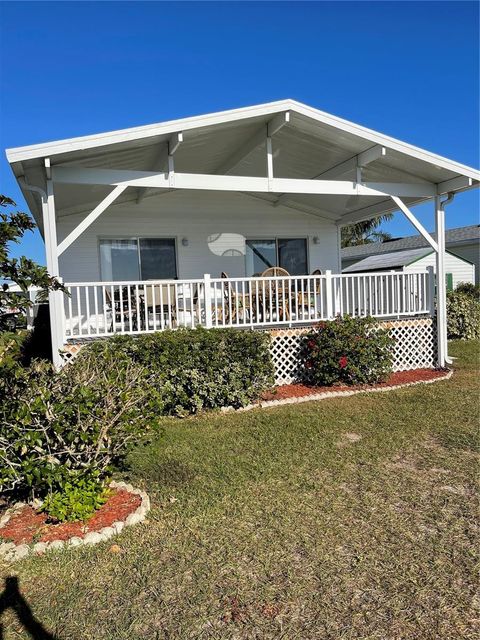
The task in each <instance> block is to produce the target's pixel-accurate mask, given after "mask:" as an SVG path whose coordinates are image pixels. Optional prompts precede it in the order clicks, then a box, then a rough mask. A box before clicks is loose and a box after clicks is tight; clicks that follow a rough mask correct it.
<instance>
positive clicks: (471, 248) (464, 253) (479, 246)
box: [447, 242, 480, 284]
mask: <svg viewBox="0 0 480 640" xmlns="http://www.w3.org/2000/svg"><path fill="white" fill-rule="evenodd" d="M447 248H448V247H447ZM449 250H450V251H451V252H452V253H455V254H456V255H457V256H460V258H465V260H469V261H470V262H473V264H474V265H475V282H476V283H477V284H479V283H480V243H479V242H476V243H472V244H465V245H462V246H453V247H451V249H449Z"/></svg>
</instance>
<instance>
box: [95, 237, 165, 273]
mask: <svg viewBox="0 0 480 640" xmlns="http://www.w3.org/2000/svg"><path fill="white" fill-rule="evenodd" d="M100 267H101V273H102V280H104V281H115V282H118V281H122V280H166V279H168V280H173V279H175V278H176V277H177V257H176V245H175V238H128V239H125V238H118V239H117V238H112V239H101V240H100Z"/></svg>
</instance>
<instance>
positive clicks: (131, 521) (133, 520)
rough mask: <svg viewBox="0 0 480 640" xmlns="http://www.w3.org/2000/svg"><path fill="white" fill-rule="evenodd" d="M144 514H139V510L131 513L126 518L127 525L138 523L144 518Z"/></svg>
mask: <svg viewBox="0 0 480 640" xmlns="http://www.w3.org/2000/svg"><path fill="white" fill-rule="evenodd" d="M144 517H145V516H144V515H139V514H138V513H137V512H135V513H131V514H130V515H129V516H128V518H127V519H126V520H125V525H126V526H127V527H131V526H132V525H134V524H138V523H139V522H141V521H142V520H143V519H144Z"/></svg>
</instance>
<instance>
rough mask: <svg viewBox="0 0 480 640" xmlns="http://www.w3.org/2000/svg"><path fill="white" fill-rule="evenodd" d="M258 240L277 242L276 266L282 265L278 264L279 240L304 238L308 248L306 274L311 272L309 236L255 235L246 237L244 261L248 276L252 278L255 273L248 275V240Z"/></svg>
mask: <svg viewBox="0 0 480 640" xmlns="http://www.w3.org/2000/svg"><path fill="white" fill-rule="evenodd" d="M256 240H258V241H259V242H262V241H263V242H265V241H270V242H272V241H273V242H275V262H276V264H275V265H274V266H275V267H280V265H279V264H278V258H279V255H278V241H279V240H304V241H305V249H306V254H307V255H306V258H307V273H306V274H304V275H308V274H309V273H310V242H309V236H286V235H281V236H254V237H248V236H246V237H245V262H244V268H245V277H246V278H252V277H253V274H252V275H250V276H248V275H247V250H246V247H247V246H248V242H255V241H256ZM294 277H299V276H294Z"/></svg>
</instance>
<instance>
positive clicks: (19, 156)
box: [6, 100, 480, 227]
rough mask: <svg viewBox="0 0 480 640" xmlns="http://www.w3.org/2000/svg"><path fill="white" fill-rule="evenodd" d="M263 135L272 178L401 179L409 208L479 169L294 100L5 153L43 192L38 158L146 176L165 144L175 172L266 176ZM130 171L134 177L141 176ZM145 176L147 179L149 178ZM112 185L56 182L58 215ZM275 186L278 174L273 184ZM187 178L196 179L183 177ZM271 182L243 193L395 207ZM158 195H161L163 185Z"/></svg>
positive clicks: (342, 207)
mask: <svg viewBox="0 0 480 640" xmlns="http://www.w3.org/2000/svg"><path fill="white" fill-rule="evenodd" d="M267 136H268V137H269V139H270V140H271V141H272V149H271V162H272V165H273V174H274V176H275V178H277V179H283V178H284V179H286V180H284V181H283V183H286V182H287V181H288V180H292V181H295V180H296V179H301V180H308V181H310V182H315V180H317V179H319V180H321V181H325V180H337V181H343V180H348V181H354V182H355V181H359V180H361V183H362V184H363V183H365V184H375V185H376V184H385V183H388V184H390V185H391V184H394V185H397V184H398V185H400V184H405V183H408V185H410V186H412V185H413V186H417V187H418V188H417V189H416V190H415V189H413V191H418V194H416V193H415V194H414V193H413V191H412V189H410V191H409V193H410V195H407V194H405V195H404V194H397V195H401V196H402V200H403V203H404V204H406V205H409V206H410V205H412V204H416V203H418V202H422V201H424V200H428V199H430V198H432V197H434V195H437V194H442V193H447V192H458V191H463V190H466V189H470V188H473V187H475V186H478V182H479V181H480V171H478V170H476V169H473V168H471V167H468V166H465V165H463V164H460V163H458V162H455V161H453V160H449V159H447V158H443V157H441V156H438V155H436V154H433V153H430V152H429V151H425V150H423V149H420V148H418V147H414V146H412V145H410V144H407V143H405V142H402V141H400V140H396V139H394V138H391V137H389V136H386V135H383V134H381V133H378V132H376V131H373V130H371V129H367V128H365V127H362V126H360V125H357V124H354V123H352V122H349V121H347V120H343V119H341V118H338V117H336V116H333V115H330V114H328V113H325V112H323V111H319V110H318V109H314V108H312V107H309V106H307V105H304V104H301V103H299V102H296V101H294V100H281V101H278V102H272V103H267V104H262V105H258V106H252V107H246V108H242V109H234V110H230V111H223V112H218V113H212V114H206V115H201V116H196V117H191V118H183V119H180V120H174V121H168V122H164V123H159V124H153V125H147V126H142V127H134V128H130V129H123V130H119V131H113V132H109V133H101V134H95V135H90V136H83V137H79V138H70V139H66V140H60V141H55V142H48V143H45V144H36V145H31V146H27V147H18V148H14V149H8V150H7V152H6V153H7V159H8V161H9V162H10V164H11V166H12V169H13V172H14V174H15V176H16V177H17V179H20V178H24V179H25V180H26V182H27V183H28V184H31V185H36V186H39V187H41V188H43V189H45V187H46V182H47V171H46V167H45V159H49V162H50V167H52V168H53V170H55V169H58V168H68V167H70V168H73V167H75V168H76V167H81V168H84V169H93V170H99V171H101V170H110V171H113V172H117V174H118V175H120V174H121V172H122V171H130V172H133V173H135V172H150V174H151V175H152V176H153V175H155V174H157V175H159V174H160V172H166V171H167V166H168V165H167V158H168V154H169V153H170V154H171V155H173V152H172V146H174V147H175V149H174V151H175V173H178V174H180V175H181V174H183V175H185V176H187V175H188V176H192V175H195V174H202V175H203V176H205V175H206V174H207V175H208V176H211V177H212V178H213V177H214V176H239V177H240V176H244V177H247V176H248V177H262V178H266V177H267V176H268V175H269V169H268V164H267V153H266V149H265V141H266V138H267ZM180 142H181V144H180ZM271 169H272V167H270V171H271ZM359 171H360V173H359ZM137 175H138V177H139V178H141V177H143V176H144V175H146V174H142V176H140V174H137ZM270 177H271V173H270ZM146 178H147V181H148V176H146ZM112 180H113V178H112ZM119 183H120V179H119V180H118V181H117V182H105V181H104V182H96V181H95V180H94V181H92V183H76V184H73V183H68V184H67V183H66V182H65V181H64V180H59V181H58V182H56V183H55V201H56V212H57V215H59V216H63V215H69V214H74V213H80V212H86V213H88V212H89V211H90V210H91V209H92V208H93V207H95V206H96V205H97V204H98V202H100V201H102V200H103V199H104V198H105V197H106V196H107V194H108V193H109V192H110V191H111V186H110V185H111V184H119ZM283 183H282V181H281V180H277V182H276V183H275V184H278V185H281V184H283ZM189 184H195V181H194V180H193V182H192V180H190V182H189ZM238 184H240V182H238ZM242 184H243V183H242ZM275 184H274V183H273V182H272V185H273V188H270V185H269V189H268V190H263V191H259V192H255V191H254V188H249V189H247V191H248V195H249V196H250V197H252V196H253V197H258V198H262V199H264V200H268V201H270V202H271V203H272V205H279V204H281V205H284V206H287V207H291V208H293V209H298V210H299V211H305V212H307V213H310V214H312V215H317V216H319V217H322V218H326V219H331V220H334V221H336V222H339V223H348V222H352V221H355V220H356V219H365V218H367V217H372V216H373V215H379V214H382V213H386V212H388V211H393V210H395V209H397V208H398V206H397V204H396V203H395V202H394V200H393V199H392V197H390V196H389V195H376V194H373V195H370V194H369V193H367V194H363V195H360V194H358V193H356V192H352V193H345V192H344V193H339V194H337V193H334V194H333V193H331V192H329V193H325V194H323V193H322V194H320V193H316V194H315V193H308V189H306V191H307V193H305V192H302V193H294V192H288V193H283V194H282V191H281V190H279V191H276V190H275V189H276V187H275ZM317 184H318V183H317ZM345 184H346V183H345ZM350 184H351V182H350ZM155 186H156V185H155ZM21 188H22V191H23V193H24V195H25V198H26V199H27V202H28V204H29V206H30V208H31V211H32V213H33V215H34V216H35V218H36V220H37V222H38V224H39V226H40V227H42V216H41V211H42V209H41V205H40V201H39V200H38V199H37V196H36V195H33V194H32V192H30V191H28V190H26V189H25V188H24V187H21ZM184 188H189V187H184ZM192 188H196V187H192ZM198 188H205V187H204V186H201V187H198ZM206 188H207V189H208V186H207V187H206ZM430 188H431V191H429V189H430ZM214 190H216V189H214ZM226 190H232V191H242V189H237V188H231V189H226ZM162 191H163V192H165V188H163V190H162ZM159 192H160V190H159V189H156V188H152V187H151V186H142V185H138V186H132V185H130V186H129V187H128V189H126V190H125V191H124V192H123V193H122V194H121V195H120V197H118V199H117V202H122V201H124V202H125V201H132V202H135V201H140V200H141V199H142V198H143V197H149V196H151V195H155V194H158V193H159ZM365 195H367V196H368V197H367V199H366V198H365Z"/></svg>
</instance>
